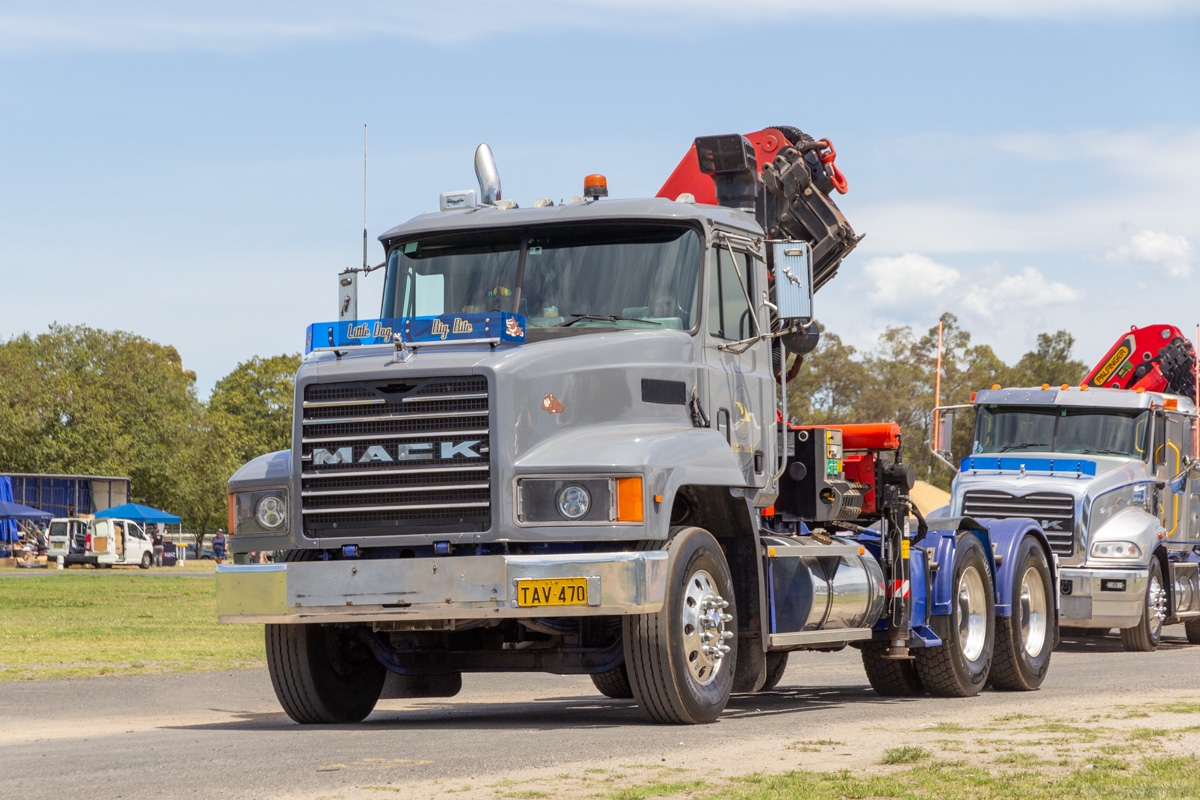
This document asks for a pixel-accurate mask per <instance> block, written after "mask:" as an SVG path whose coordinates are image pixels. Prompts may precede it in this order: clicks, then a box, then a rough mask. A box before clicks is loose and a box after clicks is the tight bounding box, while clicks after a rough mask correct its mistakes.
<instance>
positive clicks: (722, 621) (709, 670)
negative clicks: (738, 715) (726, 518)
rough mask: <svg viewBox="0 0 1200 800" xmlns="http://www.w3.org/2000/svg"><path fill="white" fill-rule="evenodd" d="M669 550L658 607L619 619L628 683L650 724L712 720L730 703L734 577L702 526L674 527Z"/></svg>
mask: <svg viewBox="0 0 1200 800" xmlns="http://www.w3.org/2000/svg"><path fill="white" fill-rule="evenodd" d="M667 553H668V564H669V566H668V567H667V589H666V597H665V598H664V600H663V606H662V608H661V609H660V610H659V611H658V613H655V614H637V615H632V616H627V617H625V618H624V621H623V623H622V635H623V638H624V642H625V669H626V671H627V672H628V674H629V685H630V687H631V688H632V689H633V696H634V697H635V698H636V699H637V701H638V705H639V706H641V708H642V711H643V712H644V713H645V714H646V715H647V716H648V717H650V719H652V720H654V721H655V722H664V723H670V724H696V723H700V722H712V721H713V720H715V719H716V718H717V717H718V716H720V714H721V712H722V711H723V710H724V709H725V704H726V703H728V702H729V694H730V692H731V691H732V690H733V674H734V670H735V668H736V663H737V637H736V636H735V635H734V631H736V630H737V611H736V606H735V605H734V600H733V598H734V593H733V579H732V577H731V576H730V574H729V564H728V563H727V562H726V561H725V554H724V553H723V552H722V551H721V546H720V545H719V544H717V540H716V539H714V538H713V536H712V534H710V533H709V532H708V531H706V530H704V529H702V528H693V527H682V528H674V529H672V531H671V539H670V541H669V542H668V543H667Z"/></svg>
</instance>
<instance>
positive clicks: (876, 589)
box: [763, 536, 884, 633]
mask: <svg viewBox="0 0 1200 800" xmlns="http://www.w3.org/2000/svg"><path fill="white" fill-rule="evenodd" d="M763 542H764V544H766V546H767V575H768V585H769V587H770V613H771V632H772V633H798V632H802V631H820V630H840V629H849V628H869V627H871V626H872V625H874V624H875V621H876V620H877V619H879V617H880V615H881V614H883V610H884V593H883V589H884V586H883V569H882V568H881V567H880V566H879V562H878V561H876V560H875V558H874V557H873V556H871V554H870V553H867V552H865V551H863V549H862V548H861V547H860V546H859V545H857V544H855V543H853V542H850V541H847V540H842V539H835V540H834V541H833V543H832V544H821V543H820V542H816V541H814V540H812V539H809V538H807V537H794V538H793V537H787V538H785V537H774V536H771V537H763Z"/></svg>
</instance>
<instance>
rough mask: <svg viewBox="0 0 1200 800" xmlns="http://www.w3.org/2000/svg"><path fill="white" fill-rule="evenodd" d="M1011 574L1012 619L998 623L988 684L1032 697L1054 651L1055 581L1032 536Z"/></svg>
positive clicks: (1020, 549) (1020, 548) (1023, 543)
mask: <svg viewBox="0 0 1200 800" xmlns="http://www.w3.org/2000/svg"><path fill="white" fill-rule="evenodd" d="M1013 564H1014V565H1015V569H1013V572H1012V580H1013V585H1012V615H1011V616H1008V617H1001V618H999V619H997V620H996V651H995V653H994V654H993V656H992V671H991V676H990V678H989V683H991V685H992V686H993V687H994V688H996V689H1004V690H1008V691H1021V692H1028V691H1032V690H1033V689H1036V688H1038V687H1039V686H1041V685H1042V681H1044V680H1045V679H1046V673H1047V672H1049V671H1050V654H1051V652H1053V650H1054V626H1055V625H1056V624H1057V620H1058V613H1057V611H1055V608H1054V581H1053V580H1052V576H1051V572H1050V562H1049V561H1048V560H1047V559H1046V551H1045V550H1043V549H1042V546H1041V544H1040V543H1039V542H1038V541H1037V539H1035V538H1033V537H1032V536H1026V537H1025V538H1024V539H1023V540H1022V541H1021V544H1020V546H1018V547H1017V552H1016V558H1014V559H1013Z"/></svg>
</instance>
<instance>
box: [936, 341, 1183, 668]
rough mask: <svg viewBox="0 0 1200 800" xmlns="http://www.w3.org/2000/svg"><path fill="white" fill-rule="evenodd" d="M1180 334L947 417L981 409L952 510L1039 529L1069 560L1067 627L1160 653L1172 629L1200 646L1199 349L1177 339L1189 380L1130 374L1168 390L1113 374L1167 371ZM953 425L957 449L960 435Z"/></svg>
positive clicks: (1130, 346) (1062, 606)
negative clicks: (1162, 366)
mask: <svg viewBox="0 0 1200 800" xmlns="http://www.w3.org/2000/svg"><path fill="white" fill-rule="evenodd" d="M1164 332H1166V333H1167V334H1168V336H1162V335H1161V334H1163V333H1164ZM1172 332H1175V333H1177V332H1178V329H1172V328H1168V327H1167V326H1153V327H1152V328H1141V329H1134V330H1133V331H1132V332H1130V333H1129V334H1127V335H1126V336H1124V337H1123V339H1122V340H1121V341H1119V342H1118V346H1116V347H1114V350H1115V351H1116V355H1112V351H1110V355H1109V356H1106V358H1105V359H1104V360H1102V361H1101V362H1100V365H1098V367H1097V369H1095V370H1093V371H1092V373H1091V374H1089V376H1088V378H1085V380H1084V383H1083V384H1082V385H1081V386H1065V385H1064V386H1062V387H1061V388H1060V387H1050V386H1042V387H1040V388H1037V387H1034V388H1013V389H1002V388H1000V387H998V386H997V387H993V388H992V389H988V390H983V391H980V392H978V393H977V394H976V395H975V397H974V400H973V403H972V405H971V406H967V407H961V406H960V407H957V408H956V409H955V407H947V408H945V409H939V412H941V414H942V415H943V416H942V419H943V420H946V421H947V422H948V421H949V420H952V419H953V414H954V411H955V410H957V411H958V412H959V413H962V412H964V411H966V410H967V409H971V410H974V411H975V412H976V417H975V429H974V435H973V440H972V446H971V454H970V455H968V456H966V457H965V458H963V459H962V461H961V462H960V463H959V465H958V474H957V476H956V477H955V479H954V483H953V486H952V487H951V490H952V495H951V503H950V507H949V509H948V513H950V514H967V515H972V516H979V517H1032V518H1033V519H1036V520H1038V522H1039V523H1040V524H1041V526H1042V528H1043V530H1044V531H1045V534H1046V536H1047V538H1048V539H1049V542H1050V547H1051V549H1052V550H1053V552H1054V557H1055V558H1056V559H1057V560H1058V563H1059V565H1060V569H1059V583H1058V592H1059V595H1060V596H1059V598H1058V605H1059V622H1060V624H1061V625H1062V626H1063V628H1064V632H1071V633H1075V632H1079V633H1086V632H1087V631H1095V632H1107V631H1109V630H1111V629H1113V628H1119V629H1120V631H1121V642H1122V644H1123V646H1124V648H1125V649H1126V650H1132V651H1149V650H1155V649H1157V647H1158V644H1159V641H1160V639H1161V637H1162V632H1163V626H1164V625H1168V624H1172V623H1183V624H1184V626H1185V632H1186V635H1187V638H1188V641H1190V642H1193V643H1200V576H1198V573H1197V569H1198V567H1200V563H1198V561H1200V559H1198V558H1197V552H1198V551H1200V474H1198V471H1197V470H1196V467H1197V466H1200V461H1198V460H1197V451H1196V431H1195V428H1194V424H1195V420H1196V410H1195V404H1194V403H1193V401H1192V399H1191V398H1190V397H1188V396H1185V395H1184V394H1182V392H1184V391H1186V392H1187V394H1191V393H1192V392H1193V391H1194V388H1193V387H1194V384H1193V381H1194V374H1193V373H1192V367H1191V364H1194V356H1192V355H1189V354H1188V353H1189V352H1190V350H1191V348H1190V345H1188V346H1187V347H1186V349H1185V348H1183V347H1181V346H1180V340H1179V337H1178V336H1176V337H1175V338H1174V343H1175V345H1176V348H1175V349H1177V350H1178V352H1179V353H1181V354H1183V355H1182V356H1181V357H1180V358H1179V359H1177V360H1178V361H1179V362H1180V363H1183V364H1184V368H1183V369H1180V370H1179V373H1180V375H1181V376H1183V377H1184V380H1183V381H1180V382H1178V383H1179V384H1180V385H1177V386H1175V387H1170V386H1167V385H1165V384H1166V383H1167V382H1166V381H1165V380H1157V381H1155V380H1154V379H1155V377H1156V376H1155V375H1154V374H1147V373H1151V372H1152V371H1151V370H1149V369H1145V370H1142V371H1141V374H1134V372H1133V371H1128V372H1127V374H1128V375H1129V382H1131V383H1132V382H1133V381H1134V380H1136V379H1142V380H1143V381H1148V382H1149V383H1148V385H1150V386H1157V387H1158V388H1159V389H1161V390H1160V391H1147V390H1146V388H1145V386H1137V387H1136V388H1134V389H1133V390H1132V391H1131V390H1130V389H1129V388H1124V384H1123V383H1114V382H1113V381H1112V380H1111V378H1112V376H1113V374H1114V372H1115V373H1116V374H1117V375H1118V376H1120V377H1121V378H1124V377H1125V374H1126V373H1122V372H1121V370H1116V369H1115V368H1116V366H1117V364H1118V363H1120V360H1121V359H1123V358H1129V359H1131V360H1132V361H1133V362H1134V363H1135V364H1140V365H1144V366H1145V367H1151V368H1155V369H1154V371H1157V368H1156V366H1155V362H1157V361H1158V360H1159V356H1158V354H1159V349H1160V348H1159V344H1161V343H1162V341H1163V340H1164V339H1167V338H1169V336H1170V334H1171V333H1172ZM1138 340H1143V342H1144V341H1145V340H1150V341H1153V340H1159V342H1158V344H1151V345H1146V344H1144V343H1142V344H1139V342H1138ZM1122 341H1123V342H1124V344H1122ZM1184 342H1186V340H1184ZM1143 355H1144V357H1143ZM1152 359H1153V361H1152ZM1105 365H1107V366H1105ZM1093 376H1097V377H1099V380H1096V379H1095V378H1093ZM1143 376H1146V377H1143ZM1114 386H1116V387H1117V388H1113V387H1114ZM1171 389H1174V391H1171ZM942 428H943V429H942V432H941V434H940V441H942V442H947V443H948V442H950V441H951V431H952V428H951V427H950V426H949V425H947V424H945V423H943V426H942ZM942 455H943V456H944V457H948V456H950V452H949V451H948V450H946V451H943V453H942ZM931 522H932V520H931Z"/></svg>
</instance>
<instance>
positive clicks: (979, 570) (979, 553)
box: [915, 533, 996, 697]
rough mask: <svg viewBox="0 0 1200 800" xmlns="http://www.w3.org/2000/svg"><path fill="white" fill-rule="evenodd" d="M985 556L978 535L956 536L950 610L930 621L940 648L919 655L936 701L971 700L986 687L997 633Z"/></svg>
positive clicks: (926, 683) (919, 666) (918, 664)
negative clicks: (940, 698) (938, 698)
mask: <svg viewBox="0 0 1200 800" xmlns="http://www.w3.org/2000/svg"><path fill="white" fill-rule="evenodd" d="M987 558H988V555H987V553H986V552H985V551H984V549H983V544H982V543H981V542H980V541H979V537H978V536H976V535H975V534H973V533H960V534H959V535H958V546H957V547H956V548H955V549H954V573H953V577H952V583H951V595H950V604H951V612H950V615H949V616H945V617H933V618H932V620H931V624H932V627H933V629H934V631H935V632H936V633H937V634H938V636H939V637H940V638H941V640H942V644H941V645H939V646H938V647H926V648H923V649H920V650H917V652H916V663H915V666H916V668H917V674H918V675H919V676H920V677H921V683H922V684H923V685H924V686H925V688H926V689H928V690H929V693H930V694H931V695H933V696H934V697H971V696H972V695H976V694H979V692H980V690H981V689H983V687H984V685H985V684H987V679H988V673H989V671H990V670H991V666H992V648H993V646H994V643H995V634H996V608H995V606H996V602H995V595H994V593H993V591H992V576H991V572H990V571H989V570H988V562H987Z"/></svg>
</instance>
